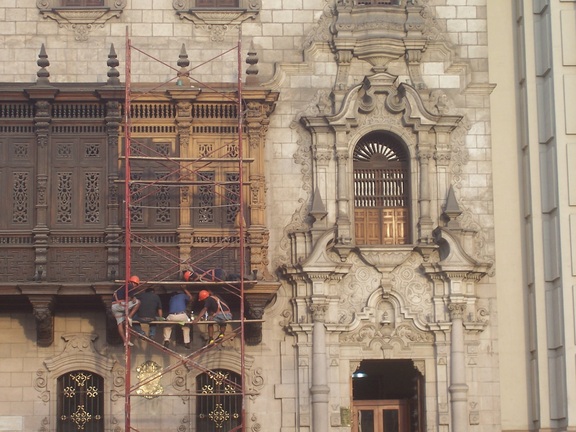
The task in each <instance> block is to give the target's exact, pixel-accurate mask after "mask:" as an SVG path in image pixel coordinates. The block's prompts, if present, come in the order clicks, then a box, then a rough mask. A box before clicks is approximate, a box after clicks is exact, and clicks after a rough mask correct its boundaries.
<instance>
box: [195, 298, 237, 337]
mask: <svg viewBox="0 0 576 432" xmlns="http://www.w3.org/2000/svg"><path fill="white" fill-rule="evenodd" d="M198 301H201V302H202V301H203V302H204V308H203V309H202V311H201V312H200V313H199V314H198V316H197V317H196V318H195V319H194V323H196V322H198V321H199V320H200V318H201V317H202V316H204V314H205V313H208V319H209V320H212V321H215V322H216V323H217V324H218V325H219V327H220V333H219V334H218V336H217V337H216V339H214V324H208V345H211V344H213V343H214V342H219V341H220V340H222V339H223V338H224V333H225V332H226V322H227V321H230V320H231V319H232V312H231V311H230V308H229V307H228V305H227V304H226V303H224V302H223V301H222V300H221V299H220V298H219V297H217V296H215V295H214V294H212V293H211V292H210V291H207V290H202V291H200V292H199V293H198Z"/></svg>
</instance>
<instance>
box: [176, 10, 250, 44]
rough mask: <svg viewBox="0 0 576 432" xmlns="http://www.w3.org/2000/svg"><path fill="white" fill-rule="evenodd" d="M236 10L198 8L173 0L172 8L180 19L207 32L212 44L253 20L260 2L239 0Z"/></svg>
mask: <svg viewBox="0 0 576 432" xmlns="http://www.w3.org/2000/svg"><path fill="white" fill-rule="evenodd" d="M239 3H240V7H238V8H232V7H230V8H198V7H194V5H195V2H193V1H184V0H173V3H172V5H173V7H174V9H175V10H176V13H177V14H178V16H180V19H187V20H188V21H191V22H193V23H194V24H195V25H196V26H198V27H200V28H202V29H204V30H206V31H208V32H209V33H210V39H211V40H212V41H213V42H221V41H223V40H224V37H225V34H226V32H227V31H228V30H230V29H236V28H238V26H240V25H241V24H242V23H243V22H244V21H247V20H249V19H255V18H256V16H257V15H258V14H259V13H260V8H261V3H260V0H240V2H239Z"/></svg>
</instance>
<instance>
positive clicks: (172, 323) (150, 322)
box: [132, 319, 265, 325]
mask: <svg viewBox="0 0 576 432" xmlns="http://www.w3.org/2000/svg"><path fill="white" fill-rule="evenodd" d="M241 322H245V323H263V322H265V321H264V320H262V319H245V320H228V321H226V323H227V324H228V323H230V324H234V323H241ZM132 324H144V325H146V324H164V325H194V324H216V325H218V324H219V323H217V322H216V321H205V320H201V321H198V322H197V323H194V322H192V321H168V320H162V321H149V322H140V321H135V320H132Z"/></svg>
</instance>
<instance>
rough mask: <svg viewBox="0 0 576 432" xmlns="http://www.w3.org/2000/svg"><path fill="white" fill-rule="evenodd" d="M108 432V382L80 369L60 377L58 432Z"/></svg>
mask: <svg viewBox="0 0 576 432" xmlns="http://www.w3.org/2000/svg"><path fill="white" fill-rule="evenodd" d="M77 431H82V432H104V379H103V378H102V377H101V376H100V375H97V374H95V373H92V372H89V371H85V370H78V371H73V372H69V373H67V374H64V375H62V376H60V377H59V378H58V419H57V432H77Z"/></svg>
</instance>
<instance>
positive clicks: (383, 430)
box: [352, 400, 409, 432]
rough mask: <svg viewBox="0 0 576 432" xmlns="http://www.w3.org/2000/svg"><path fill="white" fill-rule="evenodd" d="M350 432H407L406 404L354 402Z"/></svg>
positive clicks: (378, 401) (371, 401) (383, 401)
mask: <svg viewBox="0 0 576 432" xmlns="http://www.w3.org/2000/svg"><path fill="white" fill-rule="evenodd" d="M352 412H353V417H352V432H408V430H409V423H408V402H407V401H405V400H370V401H356V402H354V405H353V408H352Z"/></svg>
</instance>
